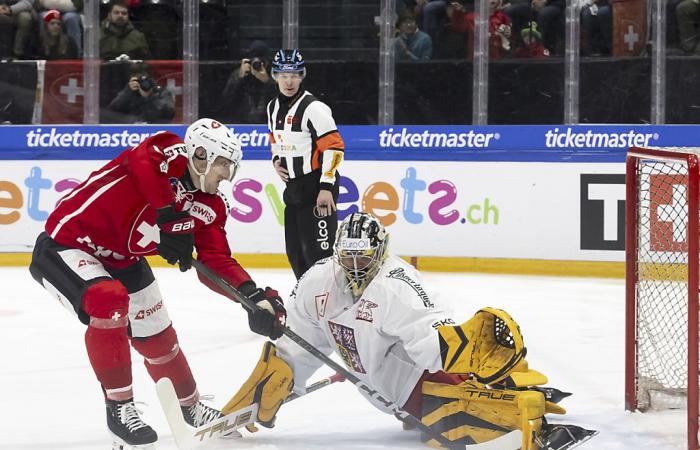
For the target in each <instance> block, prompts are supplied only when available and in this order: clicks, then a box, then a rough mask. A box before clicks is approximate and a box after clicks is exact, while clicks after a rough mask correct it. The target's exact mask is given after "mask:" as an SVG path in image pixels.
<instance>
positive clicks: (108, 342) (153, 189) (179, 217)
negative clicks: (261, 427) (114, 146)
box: [29, 119, 286, 448]
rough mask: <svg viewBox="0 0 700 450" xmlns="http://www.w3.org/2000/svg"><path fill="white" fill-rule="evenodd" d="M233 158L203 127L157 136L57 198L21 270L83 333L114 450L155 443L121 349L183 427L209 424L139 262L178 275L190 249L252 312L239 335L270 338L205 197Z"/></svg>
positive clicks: (275, 302) (266, 314) (264, 314)
mask: <svg viewBox="0 0 700 450" xmlns="http://www.w3.org/2000/svg"><path fill="white" fill-rule="evenodd" d="M241 158H242V151H241V144H240V142H239V141H238V139H237V138H236V137H235V136H234V135H233V134H232V133H231V131H230V130H229V129H228V128H227V127H225V126H224V125H222V124H220V123H218V122H216V121H214V120H211V119H200V120H198V121H196V122H195V123H193V124H192V125H190V126H189V127H188V128H187V132H186V135H185V140H184V142H183V140H182V139H181V138H180V137H178V136H177V135H175V134H173V133H170V132H161V133H157V134H155V135H153V136H151V137H148V138H146V139H145V140H144V141H143V142H141V143H140V144H139V145H137V146H136V147H134V148H130V149H127V150H125V151H124V152H122V153H121V154H120V155H119V156H117V157H116V158H115V159H114V160H112V161H110V162H109V163H107V164H106V165H105V166H103V167H102V168H100V169H98V170H97V171H95V172H93V173H92V174H90V176H89V177H88V178H87V179H86V180H85V181H83V182H82V183H81V184H80V185H78V186H77V187H75V189H73V190H72V191H71V192H69V193H68V194H67V195H66V196H64V197H63V198H62V199H61V200H60V201H59V202H58V204H57V206H56V209H55V210H54V211H53V212H52V213H51V215H50V216H49V218H48V220H47V222H46V229H45V232H43V233H41V234H40V235H39V237H38V239H37V241H36V245H35V247H34V252H33V255H32V262H31V265H30V267H29V270H30V272H31V274H32V276H33V277H34V279H35V280H37V281H38V282H39V283H40V284H42V285H43V286H44V287H45V288H46V289H47V290H48V291H49V292H50V293H51V294H52V295H54V296H56V297H57V298H58V300H59V301H60V302H62V303H63V304H64V305H65V306H66V307H67V308H68V309H70V310H71V311H72V312H74V313H75V314H76V315H77V317H78V319H79V320H80V321H81V322H82V323H83V324H85V325H87V331H86V333H85V346H86V348H87V353H88V357H89V359H90V363H91V365H92V368H93V370H94V372H95V375H96V376H97V379H98V381H99V382H100V384H101V386H102V390H103V392H104V395H105V401H106V405H107V424H108V427H109V429H110V431H111V432H112V434H113V435H114V437H115V442H118V443H119V444H120V445H121V444H127V445H130V446H132V447H135V448H148V446H149V445H151V444H152V443H153V442H155V441H156V440H157V438H158V437H157V434H156V432H155V431H154V430H153V429H152V428H151V427H150V426H148V425H147V424H145V423H144V422H143V421H142V420H141V418H140V416H139V413H138V411H137V410H136V409H135V407H134V399H133V397H134V394H133V391H132V375H131V356H130V349H129V342H130V343H131V346H133V347H134V349H136V351H137V352H139V353H140V354H141V355H142V356H143V357H144V364H145V365H146V369H147V370H148V373H149V374H150V375H151V377H152V378H153V379H154V381H156V380H158V379H159V378H162V377H168V378H170V379H171V380H172V381H173V384H174V386H175V390H176V392H177V395H178V398H179V399H180V404H181V406H182V411H183V415H184V416H185V419H186V420H187V422H188V423H189V424H190V425H192V426H199V425H201V424H203V423H206V422H208V421H210V420H213V419H215V418H217V417H219V416H220V413H219V411H217V410H215V409H213V408H209V407H208V406H205V405H203V404H202V403H201V402H200V401H199V393H198V391H197V386H196V383H195V380H194V377H193V376H192V373H191V371H190V367H189V365H188V363H187V360H186V358H185V355H184V353H183V351H182V349H181V348H180V346H179V344H178V339H177V334H176V333H175V329H174V328H173V325H172V323H171V321H170V318H169V317H168V313H167V310H166V308H165V305H164V303H163V299H162V297H161V294H160V291H159V289H158V285H157V283H156V281H155V279H154V277H153V273H152V271H151V268H150V267H149V265H148V262H147V261H146V260H145V259H144V256H147V255H156V254H159V255H160V256H162V257H163V258H164V259H165V260H167V261H168V263H170V264H178V265H179V268H180V270H181V271H183V272H184V271H186V270H188V269H189V268H190V267H191V265H192V251H193V249H194V248H196V249H197V258H198V259H199V260H200V261H202V262H203V263H204V264H206V265H207V266H208V267H210V268H211V269H212V270H214V271H216V272H217V273H218V274H219V275H220V276H221V277H223V278H224V279H225V280H227V281H228V282H229V283H231V284H232V285H233V286H236V287H238V289H239V290H240V291H241V292H242V293H244V294H245V295H247V296H248V298H250V299H251V300H253V301H254V302H256V303H257V305H258V306H260V308H259V309H257V310H256V311H255V312H252V313H249V316H248V322H249V325H250V328H251V330H252V331H254V332H256V333H258V334H262V335H264V336H269V337H270V338H272V339H276V338H278V337H279V336H280V335H281V334H282V329H283V327H284V322H285V318H286V311H285V309H284V306H283V304H282V300H281V299H280V297H279V295H278V294H277V291H275V290H274V289H271V288H269V287H268V288H265V289H261V288H258V287H257V286H256V284H255V282H254V281H253V280H252V279H251V277H250V275H248V273H247V272H246V271H245V270H244V269H243V268H242V267H241V266H240V265H239V264H238V262H237V261H236V260H235V259H233V258H232V257H231V250H230V248H229V245H228V242H227V239H226V232H225V230H224V225H225V223H226V217H227V215H228V205H227V203H226V199H225V197H224V196H223V195H222V194H221V193H219V192H218V190H217V189H218V185H219V183H220V182H221V181H223V180H229V181H230V180H233V177H234V176H235V174H236V171H237V169H238V167H239V165H240V161H241ZM200 279H201V280H202V282H203V283H205V284H206V285H207V286H209V287H210V288H212V289H213V290H215V291H217V292H220V293H223V292H222V291H220V290H219V289H218V288H217V287H215V285H213V284H212V283H211V282H209V281H208V280H206V279H204V278H201V277H200ZM144 446H145V447H144ZM118 448H121V447H118Z"/></svg>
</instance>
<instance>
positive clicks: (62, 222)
mask: <svg viewBox="0 0 700 450" xmlns="http://www.w3.org/2000/svg"><path fill="white" fill-rule="evenodd" d="M124 178H126V175H122V176H121V177H119V178H117V179H116V180H114V181H112V182H111V183H109V184H105V185H104V186H102V187H101V188H99V189H98V190H97V191H95V193H94V194H92V195H91V196H90V198H88V199H87V201H86V202H85V203H83V204H82V206H81V207H80V208H78V209H77V210H76V211H74V212H73V213H71V214H68V215H66V216H63V218H62V219H61V220H60V221H59V222H58V224H57V225H56V228H54V230H53V231H52V232H51V238H52V239H56V236H57V235H58V232H59V231H61V228H62V227H63V225H65V224H66V223H67V222H68V221H69V220H71V219H72V218H73V217H75V216H77V215H79V214H80V213H82V212H83V211H85V209H86V208H87V207H88V206H90V204H91V203H92V202H94V201H95V200H97V199H98V198H99V197H100V196H101V195H102V194H104V193H105V192H107V191H108V190H109V189H111V188H112V187H113V186H114V185H116V184H117V183H119V182H120V181H121V180H123V179H124Z"/></svg>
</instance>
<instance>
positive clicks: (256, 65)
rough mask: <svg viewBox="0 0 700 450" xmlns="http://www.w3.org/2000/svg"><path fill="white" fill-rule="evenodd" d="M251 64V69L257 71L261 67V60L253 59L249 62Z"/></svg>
mask: <svg viewBox="0 0 700 450" xmlns="http://www.w3.org/2000/svg"><path fill="white" fill-rule="evenodd" d="M251 66H252V67H253V70H255V71H258V72H259V71H260V69H261V68H262V61H260V60H259V59H254V60H253V62H252V63H251Z"/></svg>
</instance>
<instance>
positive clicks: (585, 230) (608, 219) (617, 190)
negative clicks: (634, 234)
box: [580, 174, 625, 250]
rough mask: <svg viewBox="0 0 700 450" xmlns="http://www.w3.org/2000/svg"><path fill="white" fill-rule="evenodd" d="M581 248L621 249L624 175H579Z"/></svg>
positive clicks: (622, 243) (622, 247) (623, 229)
mask: <svg viewBox="0 0 700 450" xmlns="http://www.w3.org/2000/svg"><path fill="white" fill-rule="evenodd" d="M580 226H581V250H624V249H625V176H624V175H622V174H609V175H601V174H581V222H580Z"/></svg>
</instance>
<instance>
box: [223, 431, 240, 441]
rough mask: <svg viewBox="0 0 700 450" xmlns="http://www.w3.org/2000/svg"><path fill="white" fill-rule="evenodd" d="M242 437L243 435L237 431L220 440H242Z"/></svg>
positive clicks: (225, 435)
mask: <svg viewBox="0 0 700 450" xmlns="http://www.w3.org/2000/svg"><path fill="white" fill-rule="evenodd" d="M242 437H243V435H242V434H241V433H239V432H238V431H236V430H233V431H231V432H230V433H226V434H224V435H223V436H221V437H220V438H219V439H241V438H242Z"/></svg>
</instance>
